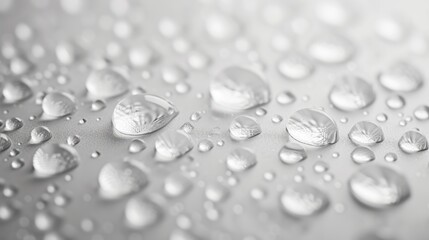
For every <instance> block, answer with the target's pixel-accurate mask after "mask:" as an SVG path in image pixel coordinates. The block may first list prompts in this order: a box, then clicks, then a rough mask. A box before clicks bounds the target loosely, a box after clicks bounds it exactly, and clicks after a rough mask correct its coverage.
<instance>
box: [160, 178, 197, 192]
mask: <svg viewBox="0 0 429 240" xmlns="http://www.w3.org/2000/svg"><path fill="white" fill-rule="evenodd" d="M191 187H192V182H191V180H189V179H188V178H187V177H185V176H183V175H181V174H174V175H171V176H168V177H167V178H166V179H165V181H164V193H165V194H166V195H167V196H168V197H180V196H183V195H184V194H185V193H187V192H188V191H189V190H190V189H191Z"/></svg>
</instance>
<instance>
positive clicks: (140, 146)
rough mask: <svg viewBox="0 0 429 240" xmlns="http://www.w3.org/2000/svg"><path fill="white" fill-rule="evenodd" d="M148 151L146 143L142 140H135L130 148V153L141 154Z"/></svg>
mask: <svg viewBox="0 0 429 240" xmlns="http://www.w3.org/2000/svg"><path fill="white" fill-rule="evenodd" d="M145 149H146V143H145V142H144V141H143V140H141V139H134V140H133V141H132V142H131V143H130V145H129V146H128V152H130V153H139V152H141V151H143V150H145Z"/></svg>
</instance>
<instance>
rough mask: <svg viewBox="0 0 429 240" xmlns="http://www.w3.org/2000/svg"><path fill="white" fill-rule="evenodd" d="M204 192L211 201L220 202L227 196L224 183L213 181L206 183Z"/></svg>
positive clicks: (227, 191)
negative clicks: (213, 182) (212, 182)
mask: <svg viewBox="0 0 429 240" xmlns="http://www.w3.org/2000/svg"><path fill="white" fill-rule="evenodd" d="M204 194H205V196H206V198H207V199H208V200H210V201H212V202H216V203H217V202H222V201H224V200H225V199H226V198H228V196H229V190H228V188H226V187H225V186H224V185H222V184H219V183H215V184H209V185H207V187H206V189H205V191H204Z"/></svg>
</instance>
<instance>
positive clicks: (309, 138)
mask: <svg viewBox="0 0 429 240" xmlns="http://www.w3.org/2000/svg"><path fill="white" fill-rule="evenodd" d="M286 130H287V131H288V133H289V135H290V136H292V137H293V138H294V139H295V140H297V141H299V142H302V143H304V144H308V145H311V146H315V147H322V146H327V145H329V144H334V143H336V142H337V140H338V136H337V135H338V130H337V125H336V124H335V122H334V120H332V119H331V118H330V117H329V116H328V115H327V114H326V113H324V112H321V111H318V110H314V109H309V108H304V109H301V110H298V111H297V112H295V113H294V114H292V116H291V117H290V118H289V120H288V123H287V126H286Z"/></svg>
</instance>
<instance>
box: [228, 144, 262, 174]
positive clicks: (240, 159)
mask: <svg viewBox="0 0 429 240" xmlns="http://www.w3.org/2000/svg"><path fill="white" fill-rule="evenodd" d="M256 163H257V161H256V156H255V154H254V153H253V152H252V151H250V150H248V149H246V148H237V149H235V150H233V151H232V152H230V153H229V154H228V156H227V157H226V166H227V168H228V169H229V170H230V171H233V172H243V171H246V170H248V169H250V168H252V167H254V166H255V165H256Z"/></svg>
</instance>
